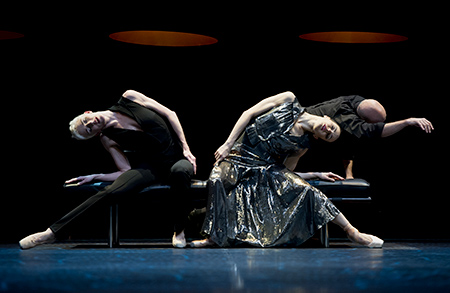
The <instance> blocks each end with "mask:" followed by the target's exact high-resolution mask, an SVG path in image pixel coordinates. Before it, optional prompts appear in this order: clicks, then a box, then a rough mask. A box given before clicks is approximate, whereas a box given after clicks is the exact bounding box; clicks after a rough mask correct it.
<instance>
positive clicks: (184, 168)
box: [50, 159, 193, 235]
mask: <svg viewBox="0 0 450 293" xmlns="http://www.w3.org/2000/svg"><path fill="white" fill-rule="evenodd" d="M192 175H193V166H192V164H191V163H190V162H189V161H188V160H186V159H182V160H179V161H178V162H176V163H175V164H173V166H172V167H171V168H170V172H169V174H168V175H166V176H164V175H162V174H161V172H158V171H156V170H152V168H150V167H148V168H137V169H131V170H128V171H126V172H124V173H123V174H122V175H120V176H119V177H118V178H117V179H116V180H115V181H114V182H113V184H111V185H109V186H107V187H105V188H104V189H103V190H101V191H99V192H97V193H96V194H94V195H93V196H91V197H90V198H88V199H87V200H86V201H84V202H83V203H82V204H81V205H79V206H78V207H76V208H75V209H73V210H72V211H71V212H69V213H68V214H67V215H65V216H64V217H62V218H61V219H59V220H58V221H56V222H55V223H54V224H53V225H51V226H50V229H51V230H52V231H53V233H55V234H56V235H58V233H60V231H61V230H62V229H63V228H64V227H65V226H66V225H67V224H68V223H69V222H70V221H72V220H73V219H75V218H76V217H77V216H79V215H81V214H82V213H83V212H84V211H86V210H87V209H89V208H90V207H91V206H93V205H94V204H96V203H97V202H98V201H100V200H102V199H105V198H109V199H111V200H119V199H121V198H122V197H123V195H133V194H137V193H138V192H139V191H141V190H142V189H144V188H145V187H147V186H149V185H151V184H155V183H160V182H161V181H165V180H168V183H169V185H170V187H171V194H172V196H173V197H174V206H173V212H174V216H173V218H174V224H175V228H174V230H175V232H177V233H180V232H181V231H183V230H184V228H185V224H186V219H187V214H188V212H189V210H186V207H187V206H188V205H187V202H186V196H187V195H186V192H187V191H188V189H189V188H190V185H191V176H192Z"/></svg>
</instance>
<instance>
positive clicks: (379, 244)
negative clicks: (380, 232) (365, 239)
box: [366, 234, 384, 248]
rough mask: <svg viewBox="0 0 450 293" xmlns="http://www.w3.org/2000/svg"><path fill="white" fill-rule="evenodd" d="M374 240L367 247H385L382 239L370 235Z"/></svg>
mask: <svg viewBox="0 0 450 293" xmlns="http://www.w3.org/2000/svg"><path fill="white" fill-rule="evenodd" d="M366 235H367V236H369V237H370V238H371V239H372V242H370V243H369V245H367V247H369V248H382V247H383V243H384V241H383V240H382V239H380V238H378V237H377V236H373V235H368V234H366Z"/></svg>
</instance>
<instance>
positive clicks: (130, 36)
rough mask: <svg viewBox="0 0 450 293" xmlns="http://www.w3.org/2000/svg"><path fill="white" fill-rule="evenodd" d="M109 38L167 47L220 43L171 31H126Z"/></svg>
mask: <svg viewBox="0 0 450 293" xmlns="http://www.w3.org/2000/svg"><path fill="white" fill-rule="evenodd" d="M109 37H110V38H111V39H113V40H116V41H120V42H125V43H132V44H139V45H150V46H165V47H192V46H204V45H212V44H215V43H217V42H218V40H217V39H215V38H213V37H208V36H204V35H198V34H191V33H180V32H170V31H124V32H117V33H113V34H110V35H109Z"/></svg>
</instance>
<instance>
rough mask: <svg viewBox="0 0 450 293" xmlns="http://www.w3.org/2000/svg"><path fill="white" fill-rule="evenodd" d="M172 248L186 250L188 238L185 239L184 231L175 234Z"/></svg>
mask: <svg viewBox="0 0 450 293" xmlns="http://www.w3.org/2000/svg"><path fill="white" fill-rule="evenodd" d="M172 246H173V247H175V248H185V247H186V238H185V237H184V231H183V232H181V233H180V234H178V236H177V232H174V233H173V237H172Z"/></svg>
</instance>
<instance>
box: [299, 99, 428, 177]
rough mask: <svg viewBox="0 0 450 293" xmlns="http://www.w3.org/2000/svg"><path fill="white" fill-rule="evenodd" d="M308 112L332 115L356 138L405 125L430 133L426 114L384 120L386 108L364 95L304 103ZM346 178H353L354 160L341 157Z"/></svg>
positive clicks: (386, 133) (387, 132)
mask: <svg viewBox="0 0 450 293" xmlns="http://www.w3.org/2000/svg"><path fill="white" fill-rule="evenodd" d="M306 111H307V112H308V113H311V114H314V115H318V116H324V115H326V116H328V117H330V118H331V119H333V120H334V121H335V122H336V123H337V124H338V125H339V126H340V127H341V130H342V133H343V134H344V135H343V137H344V139H345V133H347V134H350V135H351V136H354V137H357V138H378V137H388V136H391V135H393V134H396V133H397V132H399V131H401V130H402V129H404V128H405V127H407V126H416V127H420V128H421V129H422V130H423V131H425V132H426V133H431V131H432V130H434V128H433V124H431V122H430V121H428V120H427V119H425V118H408V119H404V120H399V121H395V122H390V123H385V120H386V110H385V109H384V107H383V105H381V104H380V103H379V102H378V101H376V100H372V99H364V98H363V97H361V96H357V95H353V96H342V97H339V98H336V99H333V100H329V101H325V102H322V103H319V104H316V105H313V106H309V107H306ZM344 167H345V174H346V179H351V178H353V171H352V167H353V160H352V159H350V158H349V157H347V158H344Z"/></svg>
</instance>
